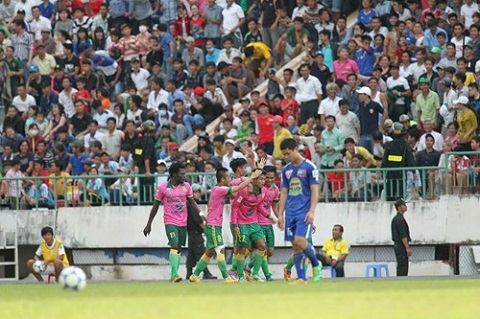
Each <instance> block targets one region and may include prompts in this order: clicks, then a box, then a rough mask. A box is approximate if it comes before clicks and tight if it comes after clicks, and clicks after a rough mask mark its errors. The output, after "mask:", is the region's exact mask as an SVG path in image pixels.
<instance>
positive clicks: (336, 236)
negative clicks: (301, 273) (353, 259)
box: [317, 225, 349, 277]
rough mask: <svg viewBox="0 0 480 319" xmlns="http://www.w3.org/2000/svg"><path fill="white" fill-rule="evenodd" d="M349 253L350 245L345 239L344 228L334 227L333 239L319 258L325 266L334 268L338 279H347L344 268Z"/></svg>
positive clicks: (325, 246)
mask: <svg viewBox="0 0 480 319" xmlns="http://www.w3.org/2000/svg"><path fill="white" fill-rule="evenodd" d="M348 253H349V250H348V243H347V242H346V241H345V240H344V239H343V226H342V225H334V226H333V229H332V238H331V239H328V240H327V241H326V242H325V244H323V248H322V252H321V253H317V258H318V260H320V261H321V262H322V264H323V265H328V266H331V267H334V268H335V271H336V273H337V277H345V270H344V266H345V260H346V259H347V256H348Z"/></svg>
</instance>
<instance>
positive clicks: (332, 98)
mask: <svg viewBox="0 0 480 319" xmlns="http://www.w3.org/2000/svg"><path fill="white" fill-rule="evenodd" d="M337 93H338V85H337V84H336V83H328V84H327V97H326V98H325V99H323V100H322V102H320V107H319V108H318V114H320V123H321V125H325V117H326V116H328V115H333V116H335V115H336V114H337V113H338V112H339V111H340V109H339V106H338V103H339V102H340V100H341V98H340V97H338V96H337Z"/></svg>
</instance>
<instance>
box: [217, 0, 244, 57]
mask: <svg viewBox="0 0 480 319" xmlns="http://www.w3.org/2000/svg"><path fill="white" fill-rule="evenodd" d="M226 2H227V5H226V7H225V8H224V9H223V11H222V15H223V21H222V28H221V30H223V39H225V38H227V37H229V38H230V39H232V41H233V42H232V45H233V46H234V47H236V48H238V47H240V46H241V44H242V38H243V37H242V32H241V30H240V28H241V27H242V25H243V24H244V23H245V14H244V13H243V10H242V8H241V7H240V6H239V5H238V4H236V3H235V1H234V0H226Z"/></svg>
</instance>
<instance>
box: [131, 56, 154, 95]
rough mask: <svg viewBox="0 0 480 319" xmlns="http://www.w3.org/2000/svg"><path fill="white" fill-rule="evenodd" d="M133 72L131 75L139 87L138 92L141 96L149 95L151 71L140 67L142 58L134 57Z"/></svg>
mask: <svg viewBox="0 0 480 319" xmlns="http://www.w3.org/2000/svg"><path fill="white" fill-rule="evenodd" d="M131 63H132V73H130V77H131V79H132V82H133V84H135V87H136V88H137V92H138V93H139V95H140V96H142V97H144V96H147V94H148V93H149V90H148V78H149V77H150V72H148V71H147V70H145V69H144V68H142V67H140V60H139V59H138V58H133V59H132V61H131Z"/></svg>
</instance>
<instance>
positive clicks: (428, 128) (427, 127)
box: [417, 119, 443, 152]
mask: <svg viewBox="0 0 480 319" xmlns="http://www.w3.org/2000/svg"><path fill="white" fill-rule="evenodd" d="M423 129H424V131H425V133H424V134H423V135H422V136H421V137H420V140H419V142H418V149H417V150H418V151H423V150H424V149H425V148H426V146H425V138H426V136H427V134H431V135H432V136H433V139H434V142H435V144H434V145H433V148H434V149H435V150H436V151H439V152H440V151H441V150H442V144H443V136H442V134H440V133H438V132H436V131H434V130H433V121H432V120H431V119H426V120H425V121H424V122H423Z"/></svg>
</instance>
